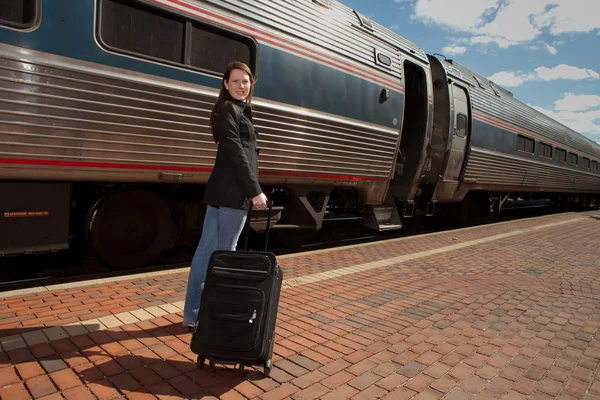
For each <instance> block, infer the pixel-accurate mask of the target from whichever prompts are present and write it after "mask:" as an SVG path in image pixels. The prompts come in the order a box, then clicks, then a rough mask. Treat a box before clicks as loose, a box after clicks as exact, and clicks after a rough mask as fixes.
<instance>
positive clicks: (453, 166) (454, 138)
mask: <svg viewBox="0 0 600 400" xmlns="http://www.w3.org/2000/svg"><path fill="white" fill-rule="evenodd" d="M448 89H449V90H450V98H451V102H450V116H451V121H452V122H451V123H452V129H451V131H450V132H449V138H448V147H447V150H446V156H445V162H444V163H443V167H442V171H441V173H440V176H441V180H440V181H439V182H438V184H437V185H436V189H435V192H434V195H433V200H434V201H436V202H453V201H458V200H460V199H459V198H458V197H460V196H461V193H460V192H459V190H458V189H459V184H460V177H461V174H462V172H463V169H464V167H465V164H466V160H467V155H468V152H469V140H470V135H471V111H470V110H471V107H470V105H469V94H468V92H467V90H466V89H465V88H464V87H463V86H460V85H457V84H455V83H452V84H450V85H448Z"/></svg>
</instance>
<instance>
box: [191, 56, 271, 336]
mask: <svg viewBox="0 0 600 400" xmlns="http://www.w3.org/2000/svg"><path fill="white" fill-rule="evenodd" d="M253 84H254V77H253V76H252V72H251V71H250V68H248V66H247V65H246V64H244V63H241V62H234V63H231V64H229V66H228V67H227V70H226V71H225V74H224V76H223V82H222V84H221V92H220V93H219V98H218V99H217V102H216V103H215V105H214V107H213V110H212V113H211V115H210V128H211V132H212V135H213V139H214V141H215V143H216V144H217V145H218V147H217V158H216V160H215V165H214V168H213V171H212V173H211V175H210V178H209V179H208V183H207V184H206V192H205V195H204V202H205V203H206V204H207V210H206V216H205V218H204V226H203V229H202V237H201V238H200V243H199V244H198V248H197V249H196V253H195V254H194V258H193V260H192V267H191V269H190V275H189V278H188V286H187V293H186V297H185V307H184V311H183V325H185V326H188V327H193V326H194V325H195V324H196V318H197V315H198V309H199V306H200V296H201V294H202V289H203V288H204V281H205V279H206V271H207V270H208V261H209V259H210V256H211V254H212V253H213V252H214V251H216V250H235V246H236V243H237V241H238V238H239V236H240V234H241V233H242V228H243V226H244V223H245V221H246V216H247V210H248V207H249V205H250V201H252V205H253V207H255V208H265V207H266V205H267V197H266V196H265V195H264V194H263V193H262V190H261V188H260V185H259V184H258V161H257V150H256V132H255V130H254V126H253V125H252V109H251V101H252V89H253Z"/></svg>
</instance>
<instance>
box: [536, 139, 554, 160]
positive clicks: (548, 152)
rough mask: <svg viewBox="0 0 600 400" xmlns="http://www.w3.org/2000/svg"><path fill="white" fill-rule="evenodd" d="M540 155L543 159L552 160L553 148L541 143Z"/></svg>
mask: <svg viewBox="0 0 600 400" xmlns="http://www.w3.org/2000/svg"><path fill="white" fill-rule="evenodd" d="M538 155H539V156H542V157H547V158H552V146H550V145H549V144H546V143H542V142H540V143H539V146H538Z"/></svg>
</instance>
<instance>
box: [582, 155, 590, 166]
mask: <svg viewBox="0 0 600 400" xmlns="http://www.w3.org/2000/svg"><path fill="white" fill-rule="evenodd" d="M583 168H588V169H589V168H590V159H589V158H585V157H583Z"/></svg>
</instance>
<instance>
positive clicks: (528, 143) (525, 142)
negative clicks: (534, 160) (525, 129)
mask: <svg viewBox="0 0 600 400" xmlns="http://www.w3.org/2000/svg"><path fill="white" fill-rule="evenodd" d="M533 143H534V142H533V139H530V138H528V137H525V136H521V135H518V136H517V150H519V151H523V152H525V153H531V154H533V148H534V144H533Z"/></svg>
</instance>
